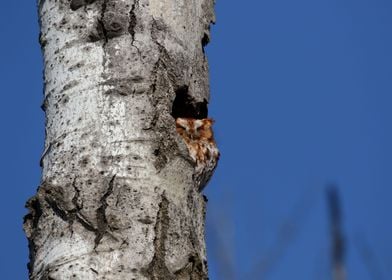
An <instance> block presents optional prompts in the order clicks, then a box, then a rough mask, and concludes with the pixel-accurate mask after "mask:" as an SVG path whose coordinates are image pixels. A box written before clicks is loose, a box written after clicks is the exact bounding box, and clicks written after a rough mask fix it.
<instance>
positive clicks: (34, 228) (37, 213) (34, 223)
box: [23, 197, 42, 276]
mask: <svg viewBox="0 0 392 280" xmlns="http://www.w3.org/2000/svg"><path fill="white" fill-rule="evenodd" d="M26 208H27V209H28V210H29V213H28V214H27V215H25V216H24V219H23V227H24V230H25V232H26V234H27V239H28V243H29V259H30V260H29V263H28V264H27V268H28V270H29V275H30V276H31V274H32V273H33V268H34V262H35V254H36V252H37V246H36V244H35V242H34V240H35V237H36V235H37V233H38V230H39V229H38V222H39V219H40V217H41V216H42V206H41V203H40V202H39V200H38V198H37V197H33V198H31V199H30V200H29V201H27V203H26Z"/></svg>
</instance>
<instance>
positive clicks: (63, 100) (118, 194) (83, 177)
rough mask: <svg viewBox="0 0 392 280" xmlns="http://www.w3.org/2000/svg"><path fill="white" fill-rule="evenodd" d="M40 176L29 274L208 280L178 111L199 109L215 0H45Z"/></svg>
mask: <svg viewBox="0 0 392 280" xmlns="http://www.w3.org/2000/svg"><path fill="white" fill-rule="evenodd" d="M39 17H40V26H41V34H40V43H41V46H42V49H43V56H44V62H45V72H44V76H45V91H44V92H45V96H44V102H43V106H42V107H43V109H44V111H45V112H46V139H45V150H44V153H43V156H42V159H41V164H42V181H41V185H40V187H39V189H38V191H37V194H36V195H35V196H34V197H33V198H31V199H30V200H29V201H28V203H27V207H28V208H29V214H27V215H26V217H25V223H24V229H25V232H26V234H27V237H28V240H29V247H30V263H29V271H30V279H45V280H46V279H56V280H57V279H83V280H85V279H127V280H131V279H137V280H139V279H165V280H168V279H207V278H208V277H207V261H206V250H205V241H204V218H205V217H204V216H205V198H204V197H203V196H202V194H201V193H200V192H199V191H198V188H197V186H195V182H194V177H193V173H194V170H195V168H194V163H193V162H192V160H191V159H190V156H189V153H188V150H187V147H186V145H185V144H184V141H183V140H182V139H181V138H180V137H179V135H178V134H177V133H176V128H175V118H177V117H192V118H205V117H206V116H207V103H208V99H209V81H208V65H207V61H206V58H205V55H204V49H203V48H204V46H205V44H207V43H208V41H209V26H210V24H211V23H212V22H213V21H214V13H213V0H199V1H196V0H193V1H184V0H99V1H96V0H71V1H70V0H41V1H40V2H39Z"/></svg>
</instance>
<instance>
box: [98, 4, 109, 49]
mask: <svg viewBox="0 0 392 280" xmlns="http://www.w3.org/2000/svg"><path fill="white" fill-rule="evenodd" d="M107 2H108V0H103V1H102V6H101V15H100V19H99V20H98V25H99V26H100V29H101V30H102V34H103V39H104V43H103V46H102V47H103V49H104V51H105V48H106V43H107V42H108V32H107V30H106V27H105V13H106V8H107Z"/></svg>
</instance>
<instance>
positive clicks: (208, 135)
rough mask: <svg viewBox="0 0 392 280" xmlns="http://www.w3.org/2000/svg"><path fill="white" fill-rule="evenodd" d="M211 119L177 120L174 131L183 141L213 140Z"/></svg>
mask: <svg viewBox="0 0 392 280" xmlns="http://www.w3.org/2000/svg"><path fill="white" fill-rule="evenodd" d="M213 123H214V120H213V119H210V118H205V119H190V118H177V119H176V129H177V132H178V134H180V135H181V136H182V137H183V138H184V139H188V140H190V141H198V140H213V133H212V124H213Z"/></svg>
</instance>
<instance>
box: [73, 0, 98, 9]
mask: <svg viewBox="0 0 392 280" xmlns="http://www.w3.org/2000/svg"><path fill="white" fill-rule="evenodd" d="M96 1H97V0H71V2H70V4H69V6H70V8H71V10H72V11H76V10H77V9H79V8H81V7H83V6H87V5H89V4H92V3H94V2H96Z"/></svg>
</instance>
